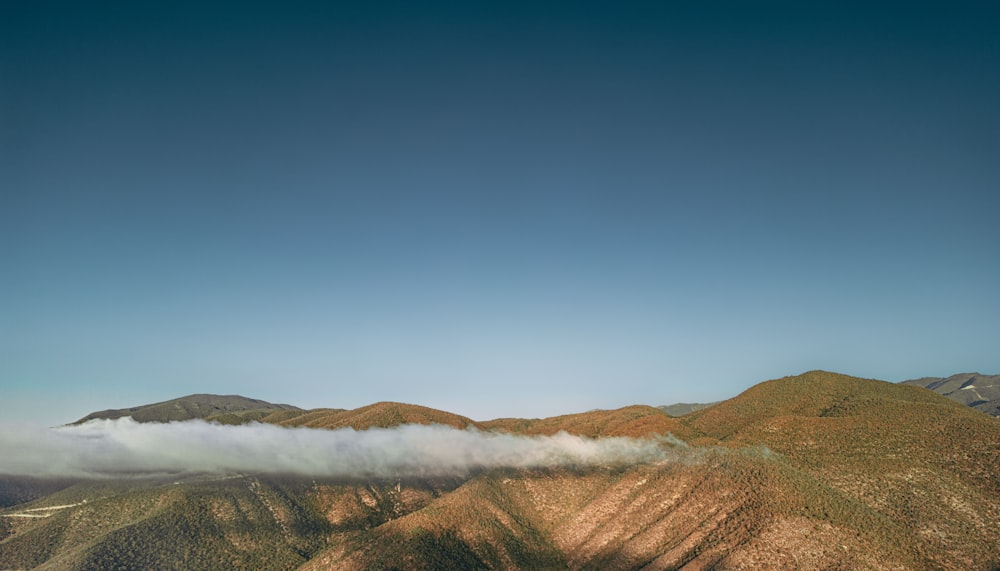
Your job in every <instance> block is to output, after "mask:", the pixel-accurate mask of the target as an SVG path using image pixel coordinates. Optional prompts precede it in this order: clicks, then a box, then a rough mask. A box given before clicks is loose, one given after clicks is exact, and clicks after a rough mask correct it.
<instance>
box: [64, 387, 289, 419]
mask: <svg viewBox="0 0 1000 571" xmlns="http://www.w3.org/2000/svg"><path fill="white" fill-rule="evenodd" d="M300 410H302V409H300V408H299V407H296V406H292V405H290V404H274V403H269V402H267V401H263V400H260V399H253V398H249V397H244V396H241V395H215V394H208V393H197V394H192V395H187V396H183V397H178V398H175V399H170V400H166V401H162V402H155V403H150V404H144V405H138V406H134V407H129V408H119V409H107V410H102V411H96V412H92V413H90V414H87V415H86V416H84V417H83V418H81V419H79V420H77V421H75V422H72V423H70V424H83V423H84V422H87V421H90V420H95V419H108V420H113V419H116V418H122V417H126V416H129V417H132V419H133V420H135V421H136V422H171V421H179V420H193V419H205V420H215V421H217V422H221V423H224V424H239V423H241V422H248V421H250V420H260V419H261V418H263V417H264V416H267V415H268V414H271V413H274V412H278V411H300Z"/></svg>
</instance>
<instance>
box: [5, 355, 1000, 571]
mask: <svg viewBox="0 0 1000 571" xmlns="http://www.w3.org/2000/svg"><path fill="white" fill-rule="evenodd" d="M263 419H264V420H265V421H269V422H275V423H278V424H284V425H286V426H313V427H325V428H344V427H351V428H354V429H358V430H363V429H369V428H375V427H379V428H389V427H393V426H398V425H401V424H409V423H420V424H445V425H449V426H454V427H458V428H465V427H475V428H476V429H478V430H501V431H506V432H513V433H521V434H526V435H538V434H553V433H555V432H558V431H560V430H565V431H567V432H571V433H575V434H580V435H585V436H591V437H600V436H623V435H624V436H640V437H641V436H653V437H656V438H658V439H659V441H660V442H661V444H660V445H661V446H663V448H664V450H665V451H666V458H665V459H664V460H663V461H659V462H657V463H652V464H640V465H631V466H603V465H595V466H591V467H588V468H584V467H578V468H559V469H532V470H517V469H511V468H503V469H494V470H488V471H480V472H474V473H471V474H469V475H467V476H455V477H453V478H451V479H439V480H435V481H428V480H412V481H406V480H392V481H363V480H360V479H358V480H355V481H324V480H311V479H303V478H300V479H279V478H262V477H258V476H255V475H252V474H247V475H240V476H234V477H228V478H226V479H215V480H210V479H208V478H207V477H202V478H200V479H199V478H190V479H186V480H184V481H181V482H179V483H174V482H173V481H159V482H156V481H152V480H148V479H147V480H131V481H110V480H109V481H103V482H85V483H80V484H76V485H71V486H69V487H67V488H65V489H62V490H61V491H58V492H56V493H52V494H50V495H46V496H45V497H43V498H41V499H38V500H35V501H33V502H31V503H27V504H20V505H16V506H12V507H8V508H6V509H4V510H0V515H2V516H4V517H0V569H6V568H14V569H21V568H25V569H26V568H39V569H65V570H74V571H75V570H83V569H114V568H126V569H164V568H184V569H193V570H198V569H203V570H214V569H236V568H243V569H250V568H252V569H260V570H271V569H275V570H276V569H297V568H301V569H306V570H318V569H347V570H350V569H364V570H369V569H370V570H376V569H412V570H422V569H477V568H478V569H595V570H596V569H602V570H603V569H623V570H624V569H646V570H652V569H679V568H685V569H710V568H717V569H962V570H983V571H995V570H996V569H998V568H1000V530H998V526H997V525H996V522H997V521H1000V446H998V443H1000V421H998V420H997V419H994V418H991V417H989V416H986V415H983V414H981V413H979V412H977V411H975V410H972V409H970V408H968V407H965V406H963V405H961V404H958V403H956V402H953V401H951V400H949V399H946V398H944V397H942V396H940V395H937V394H934V393H932V392H930V391H927V390H924V389H921V388H917V387H911V386H907V385H901V384H891V383H884V382H881V381H873V380H866V379H858V378H853V377H848V376H844V375H837V374H833V373H826V372H821V371H814V372H810V373H806V374H803V375H799V376H796V377H788V378H784V379H777V380H774V381H767V382H764V383H761V384H759V385H756V386H754V387H752V388H750V389H748V390H747V391H745V392H744V393H743V394H741V395H738V396H736V397H734V398H732V399H730V400H728V401H724V402H721V403H718V404H716V405H714V406H712V407H711V408H708V409H704V410H701V411H697V412H694V413H691V414H689V415H685V416H684V417H681V418H674V417H670V416H668V415H666V414H664V413H662V411H660V410H658V409H655V408H652V407H643V406H633V407H625V408H622V409H617V410H608V411H591V412H587V413H581V414H574V415H564V416H560V417H552V418H547V419H498V420H495V421H488V422H478V423H477V422H473V421H471V420H470V419H468V418H465V417H462V416H460V415H456V414H453V413H448V412H444V411H437V410H434V409H429V408H426V407H419V406H415V405H405V404H400V403H377V404H374V405H370V406H368V407H362V408H360V409H356V410H336V409H317V410H313V411H296V410H286V411H275V412H272V413H269V415H268V416H265V417H263ZM668 433H669V434H672V435H674V436H675V437H677V438H680V439H681V440H683V441H684V442H687V443H688V445H685V444H684V442H681V441H679V440H677V439H671V438H665V435H666V434H668ZM83 500H87V501H86V502H84V501H83ZM8 516H17V517H8ZM23 516H30V517H23Z"/></svg>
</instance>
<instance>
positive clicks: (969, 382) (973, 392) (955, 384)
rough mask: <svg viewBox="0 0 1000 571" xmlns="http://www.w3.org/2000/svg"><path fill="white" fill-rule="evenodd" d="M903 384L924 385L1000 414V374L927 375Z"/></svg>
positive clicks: (952, 397) (954, 399)
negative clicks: (942, 376)
mask: <svg viewBox="0 0 1000 571" xmlns="http://www.w3.org/2000/svg"><path fill="white" fill-rule="evenodd" d="M901 384H904V385H912V386H915V387H923V388H925V389H928V390H932V391H934V392H936V393H938V394H939V395H944V396H946V397H948V398H950V399H952V400H953V401H956V402H960V403H962V404H964V405H967V406H971V407H972V408H974V409H976V410H978V411H980V412H985V413H986V414H989V415H991V416H1000V375H981V374H979V373H960V374H958V375H952V376H950V377H948V378H941V377H925V378H923V379H913V380H911V381H903V382H902V383H901Z"/></svg>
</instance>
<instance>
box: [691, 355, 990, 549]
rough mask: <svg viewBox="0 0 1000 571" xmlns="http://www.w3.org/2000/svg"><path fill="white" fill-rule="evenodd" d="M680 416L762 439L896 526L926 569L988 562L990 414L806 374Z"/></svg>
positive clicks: (715, 434)
mask: <svg viewBox="0 0 1000 571" xmlns="http://www.w3.org/2000/svg"><path fill="white" fill-rule="evenodd" d="M684 420H685V422H686V423H687V424H688V425H689V426H691V427H692V428H693V429H695V430H697V431H699V432H701V433H702V434H704V435H706V438H703V439H702V440H703V441H705V442H718V443H720V444H722V445H724V446H727V447H744V446H752V445H761V444H762V445H765V446H767V447H768V448H769V449H770V450H772V451H774V452H775V453H776V454H779V455H781V457H783V458H785V459H787V461H788V462H789V463H790V464H791V465H793V466H795V467H796V468H798V469H799V470H801V471H802V472H803V473H804V474H807V475H809V476H810V477H812V478H815V479H816V480H817V482H819V483H821V484H822V485H825V486H830V487H832V488H834V489H836V490H838V491H840V492H842V493H843V494H845V495H846V496H847V497H849V498H851V499H852V500H854V501H857V502H861V503H863V504H864V505H866V506H869V507H870V508H872V509H874V510H877V511H878V512H879V513H882V514H885V515H886V516H887V517H888V518H891V519H892V520H893V521H898V522H900V523H902V524H903V525H904V526H905V527H906V529H907V530H910V531H909V533H911V534H912V535H913V536H914V537H916V538H918V552H919V553H920V554H922V555H923V556H925V557H927V558H928V560H930V561H933V562H935V564H937V565H944V566H946V567H950V568H987V567H986V566H985V563H984V562H993V564H994V565H1000V530H998V528H997V526H996V525H995V523H996V522H997V521H1000V446H998V443H1000V421H997V420H996V419H994V418H991V417H989V416H986V415H983V414H981V413H979V412H977V411H975V410H972V409H970V408H968V407H965V406H962V405H960V404H958V403H956V402H954V401H951V400H949V399H946V398H944V397H942V396H939V395H937V394H934V393H932V392H929V391H926V390H922V389H919V388H916V387H911V386H905V385H898V384H893V383H885V382H881V381H871V380H864V379H858V378H853V377H848V376H845V375H837V374H833V373H826V372H822V371H814V372H810V373H806V374H803V375H800V376H797V377H788V378H784V379H778V380H774V381H768V382H765V383H761V384H759V385H756V386H754V387H752V388H751V389H749V390H747V391H746V392H744V393H743V394H741V395H739V396H737V397H735V398H733V399H730V400H728V401H725V402H723V403H721V404H719V405H716V406H714V407H712V408H710V409H706V410H704V411H699V412H695V413H693V414H692V415H690V416H689V417H685V419H684ZM894 540H895V538H894Z"/></svg>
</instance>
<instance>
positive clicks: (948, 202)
mask: <svg viewBox="0 0 1000 571" xmlns="http://www.w3.org/2000/svg"><path fill="white" fill-rule="evenodd" d="M14 4H15V3H10V2H8V3H4V5H3V7H2V8H0V260H2V267H0V276H2V279H0V415H2V416H3V417H4V418H5V419H8V420H10V419H14V420H18V419H21V420H27V419H30V420H35V421H41V422H45V423H49V424H54V423H59V422H64V421H69V420H73V419H75V418H78V417H80V416H82V415H83V414H85V413H87V412H89V411H91V410H94V409H101V408H108V407H122V406H128V405H135V404H140V403H146V402H153V401H159V400H165V399H169V398H173V397H177V396H181V395H184V394H189V393H193V392H211V393H222V394H231V393H238V394H243V395H247V396H252V397H257V398H263V399H266V400H271V401H280V402H289V403H292V404H296V405H299V406H304V407H317V406H329V407H349V408H353V407H357V406H361V405H364V404H368V403H371V402H375V401H379V400H396V401H405V402H413V403H418V404H424V405H428V406H433V407H437V408H443V409H447V410H451V411H454V412H458V413H462V414H466V415H469V416H472V417H473V418H478V419H484V418H491V417H496V416H545V415H552V414H561V413H567V412H575V411H582V410H587V409H592V408H612V407H618V406H623V405H627V404H631V403H647V404H664V403H669V402H677V401H708V400H716V399H721V398H725V397H729V396H732V395H735V394H736V393H738V392H740V391H742V390H743V389H745V388H746V387H748V386H750V385H752V384H754V383H756V382H758V381H761V380H765V379H768V378H774V377H778V376H783V375H787V374H796V373H799V372H802V371H805V370H809V369H817V368H822V369H828V370H834V371H839V372H844V373H849V374H855V375H859V376H865V377H875V378H882V379H886V380H894V381H896V380H902V379H906V378H911V377H917V376H929V375H934V376H942V375H948V374H951V373H956V372H961V371H976V370H978V371H981V372H984V373H987V372H991V373H997V372H1000V328H998V321H1000V226H998V215H1000V104H998V102H1000V36H998V34H997V33H996V25H997V22H998V21H1000V9H998V8H997V6H998V5H997V4H996V3H995V2H982V3H968V2H947V3H937V5H936V6H935V7H928V6H915V5H913V4H912V3H895V2H893V3H883V4H880V3H878V2H863V3H850V2H847V3H845V2H782V3H768V2H764V3H745V2H721V1H715V2H711V1H710V2H693V1H692V2H650V3H635V2H629V1H624V2H620V1H615V2H579V3H577V2H544V1H532V2H524V3H520V2H500V1H496V2H453V3H449V2H425V3H412V2H399V3H385V2H357V3H353V4H348V3H337V2H330V3H314V4H306V3H294V2H292V3H286V2H282V3H277V2H275V3H271V5H269V6H268V5H263V4H253V3H243V2H239V3H237V2H234V3H231V4H225V3H203V2H192V3H184V2H168V3H164V4H165V5H164V6H159V7H151V6H149V4H150V3H146V2H140V3H136V2H120V3H101V2H95V3H91V2H44V1H39V2H20V3H16V4H17V6H15V5H14ZM751 4H753V6H752V7H751V6H750V5H751ZM41 408H44V409H45V411H44V412H39V410H40V409H41Z"/></svg>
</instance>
